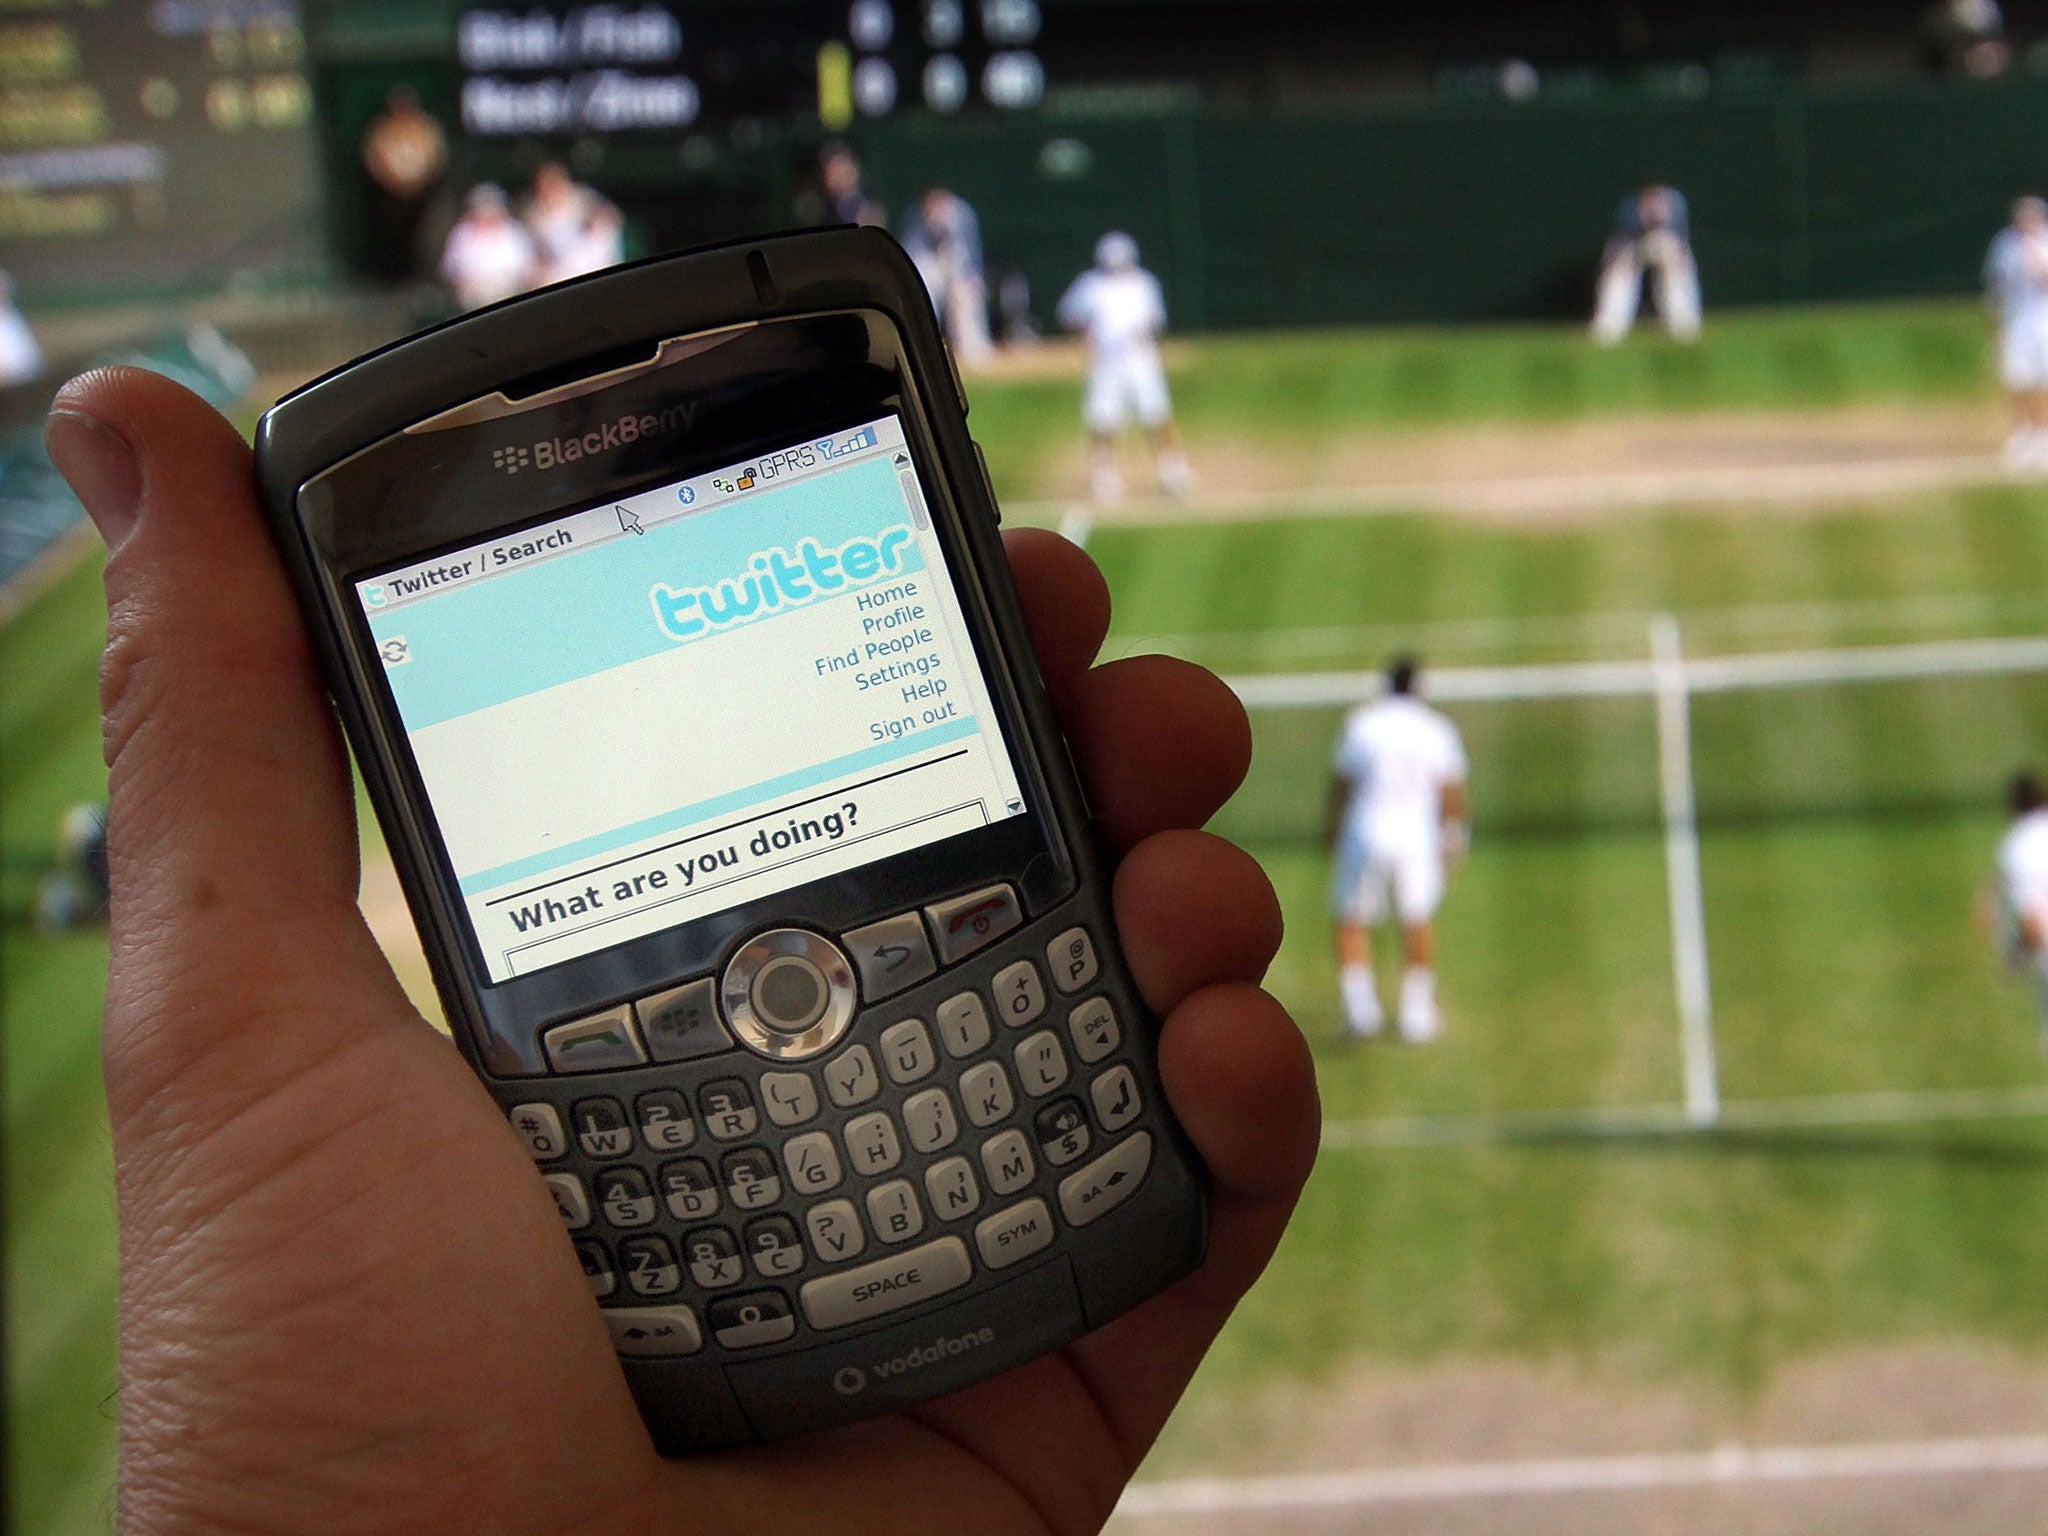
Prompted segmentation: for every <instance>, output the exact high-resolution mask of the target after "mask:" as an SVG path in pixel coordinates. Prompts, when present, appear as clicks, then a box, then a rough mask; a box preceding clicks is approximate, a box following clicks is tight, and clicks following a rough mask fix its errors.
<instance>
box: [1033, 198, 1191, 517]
mask: <svg viewBox="0 0 2048 1536" xmlns="http://www.w3.org/2000/svg"><path fill="white" fill-rule="evenodd" d="M1059 315H1060V324H1061V325H1063V326H1065V327H1066V328H1067V329H1068V330H1070V331H1081V332H1084V333H1086V335H1087V337H1088V392H1087V394H1086V396H1085V397H1084V398H1083V400H1082V405H1081V415H1082V418H1083V420H1085V421H1086V423H1087V426H1088V431H1089V434H1090V435H1091V436H1092V437H1093V438H1094V440H1095V454H1094V463H1093V466H1092V469H1091V488H1092V490H1093V494H1094V496H1095V499H1096V500H1097V501H1099V502H1112V501H1116V500H1118V499H1119V498H1121V497H1122V495H1123V490H1124V482H1123V471H1122V470H1121V469H1120V468H1119V467H1118V466H1117V454H1116V439H1117V434H1118V433H1119V432H1121V431H1122V430H1123V429H1124V427H1125V426H1127V425H1128V424H1129V423H1130V422H1132V421H1133V420H1135V421H1136V422H1137V423H1138V424H1139V425H1140V426H1142V427H1143V428H1144V429H1145V430H1146V432H1147V433H1149V434H1150V435H1151V438H1152V452H1153V455H1154V457H1155V459H1156V460H1157V463H1158V467H1159V488H1160V489H1161V490H1163V491H1165V492H1166V493H1167V494H1168V495H1169V496H1181V495H1185V494H1186V493H1187V491H1188V489H1189V488H1190V487H1191V486H1192V485H1193V483H1194V473H1193V471H1192V470H1190V469H1189V467H1188V456H1187V454H1186V453H1185V452H1184V451H1183V450H1182V448H1181V444H1180V434H1179V433H1178V432H1177V431H1176V430H1175V429H1174V425H1173V396H1172V395H1171V394H1170V393H1169V392H1168V390H1167V387H1166V364H1165V363H1164V362H1163V361H1162V360H1161V358H1160V356H1159V336H1160V333H1161V332H1162V331H1164V330H1165V329H1166V294H1165V292H1164V290H1162V289H1161V288H1160V286H1159V279H1158V278H1156V277H1154V276H1153V275H1152V274H1151V273H1150V272H1147V271H1146V270H1145V269H1144V268H1143V267H1141V266H1139V265H1138V242H1137V241H1135V240H1133V239H1132V238H1131V237H1130V236H1129V235H1126V234H1122V233H1120V232H1116V231H1112V232H1111V233H1109V234H1106V235H1104V236H1103V237H1102V238H1101V239H1100V240H1099V241H1097V242H1096V245H1095V265H1094V266H1093V267H1090V268H1089V269H1088V270H1087V271H1086V272H1083V273H1082V274H1081V275H1080V276H1079V277H1077V278H1075V279H1074V282H1073V286H1072V287H1070V288H1068V289H1067V291H1066V293H1065V294H1064V295H1063V296H1062V297H1061V299H1060V309H1059Z"/></svg>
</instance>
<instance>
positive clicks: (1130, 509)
mask: <svg viewBox="0 0 2048 1536" xmlns="http://www.w3.org/2000/svg"><path fill="white" fill-rule="evenodd" d="M2021 480H2022V477H2021V476H2018V475H2016V474H2015V473H2014V471H2013V469H2012V468H2011V466H2009V465H2008V464H2007V463H2006V462H2005V460H2004V459H2003V458H2001V457H2000V456H1998V455H1996V454H1938V455H1933V456H1927V457H1919V458H1896V459H1851V460H1841V461H1835V462H1831V463H1814V464H1742V465H1731V466H1728V467H1726V468H1712V467H1708V468H1698V469H1674V470H1623V471H1617V472H1613V473H1608V474H1598V475H1517V476H1507V477H1502V478H1497V479H1484V480H1477V479H1475V480H1418V481H1413V482H1409V483H1407V484H1399V485H1319V486H1302V487H1299V488H1296V489H1293V490H1286V489H1277V490H1256V491H1231V492H1213V493H1207V494H1202V495H1196V496H1187V497H1180V498H1174V497H1164V496H1147V497H1140V498H1136V499H1133V500H1130V501H1123V502H1117V503H1114V504H1110V505H1103V506H1098V507H1095V508H1094V509H1093V514H1094V519H1095V521H1097V522H1098V523H1101V524H1105V525H1107V524H1116V525H1118V526H1125V525H1130V526H1142V527H1170V526H1172V525H1174V524H1186V523H1208V522H1261V521H1267V520H1270V519H1274V518H1297V517H1357V516H1360V515H1367V514H1373V513H1401V512H1464V513H1481V514H1492V515H1496V516H1517V515H1520V516H1537V515H1541V514H1546V513H1560V512H1581V511H1586V510H1614V509H1620V508H1628V507H1670V506H1689V505H1691V506H1696V505H1701V504H1724V503H1728V502H1745V501H1844V500H1854V499H1855V498H1857V497H1865V496H1897V495H1905V494H1908V493H1911V492H1916V491H1935V490H1957V489H1961V488H1964V487H1968V486H1979V485H2005V484H2010V483H2014V482H2016V481H2021ZM1076 509H1077V508H1076V503H1074V502H1071V501H1020V502H1013V503H1012V504H1011V506H1010V508H1009V511H1010V512H1011V514H1012V515H1014V516H1016V517H1018V518H1019V519H1029V520H1031V521H1034V522H1053V521H1056V520H1058V519H1061V518H1064V517H1066V516H1068V515H1070V514H1071V513H1073V512H1074V511H1075V510H1076Z"/></svg>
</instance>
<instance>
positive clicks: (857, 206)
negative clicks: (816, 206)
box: [818, 140, 889, 229]
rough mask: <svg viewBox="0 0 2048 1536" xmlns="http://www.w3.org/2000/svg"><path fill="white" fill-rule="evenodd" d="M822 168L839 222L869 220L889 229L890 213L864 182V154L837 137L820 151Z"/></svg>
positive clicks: (833, 214)
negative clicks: (862, 166) (877, 200)
mask: <svg viewBox="0 0 2048 1536" xmlns="http://www.w3.org/2000/svg"><path fill="white" fill-rule="evenodd" d="M818 172H819V174H820V176H821V177H822V178H823V179H824V182H825V197H826V199H827V200H828V201H829V203H830V204H831V208H832V222H833V223H835V224H866V225H870V226H872V227H874V228H876V229H886V228H887V227H888V224H889V214H888V211H887V210H886V209H884V208H883V207H882V205H881V204H880V203H878V202H876V201H875V200H874V199H873V198H872V197H869V196H868V194H867V189H866V188H865V187H863V186H862V185H861V171H860V158H859V157H858V156H857V155H855V154H854V152H853V151H852V150H851V149H849V148H848V147H847V146H846V145H844V144H841V143H839V142H838V141H837V140H834V141H833V142H832V143H830V144H827V145H826V146H825V147H824V149H823V150H821V151H820V152H819V154H818Z"/></svg>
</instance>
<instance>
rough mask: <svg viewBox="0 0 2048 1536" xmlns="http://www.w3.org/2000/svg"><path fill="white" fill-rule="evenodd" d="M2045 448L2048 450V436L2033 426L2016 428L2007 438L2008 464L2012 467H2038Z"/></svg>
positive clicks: (2006, 454) (2006, 453) (2006, 460)
mask: <svg viewBox="0 0 2048 1536" xmlns="http://www.w3.org/2000/svg"><path fill="white" fill-rule="evenodd" d="M2044 450H2048V437H2044V436H2043V434H2041V433H2040V432H2037V431H2035V430H2034V428H2032V427H2019V428H2016V429H2014V431H2013V434H2012V436H2010V437H2008V438H2007V439H2006V440H2005V462H2006V465H2007V466H2008V467H2009V468H2012V469H2038V468H2040V467H2041V465H2042V462H2043V457H2042V456H2043V453H2044Z"/></svg>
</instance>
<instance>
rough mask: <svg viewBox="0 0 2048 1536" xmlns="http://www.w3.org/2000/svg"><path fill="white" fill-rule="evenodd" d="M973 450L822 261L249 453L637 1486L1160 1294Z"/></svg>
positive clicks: (370, 361)
mask: <svg viewBox="0 0 2048 1536" xmlns="http://www.w3.org/2000/svg"><path fill="white" fill-rule="evenodd" d="M966 413H967V402H966V398H965V395H964V392H963V391H962V390H961V388H960V385H959V380H958V375H957V373H956V372H955V371H954V369H953V367H952V364H951V360H950V358H949V356H948V354H947V352H946V350H945V347H944V344H943V342H942V341H941V340H940V337H939V334H938V330H937V327H936V324H935V322H934V319H933V316H932V310H931V306H930V303H929V301H928V299H927V298H926V296H925V291H924V288H923V285H922V283H921V282H920V280H919V279H918V277H917V274H916V272H915V270H914V268H912V266H911V265H910V263H909V261H908V260H907V258H906V257H905V256H904V254H903V252H902V250H901V249H900V248H899V247H898V246H897V245H896V244H895V243H894V242H893V241H892V240H890V239H889V238H888V237H887V236H886V235H883V234H881V233H879V232H875V231H868V230H851V229H848V230H828V231H821V232H812V233H804V234H796V235H786V236H779V237H776V238H773V239H767V240H761V241H756V242H750V243H744V244H737V245H730V246H725V247H722V248H717V249H711V250H706V251H700V252H696V253H692V254H687V255H681V256H675V257H668V258H661V259H656V260H653V261H648V262H643V263H640V264H637V265H634V266H630V267H624V268H620V269H616V270H614V271H611V272H607V273H603V274H600V275H598V276H594V277H590V278H586V279H583V280H581V281H578V282H574V283H570V284H566V285H563V286H561V287H557V288H551V289H548V290H546V291H544V292H541V293H537V294H533V295H530V296H528V297H525V298H521V299H515V300H512V301H510V302H508V303H506V304H503V305H499V306H497V307H495V308H492V309H489V310H485V311H481V312H479V313H476V314H473V315H470V316H467V317H465V318H462V319H459V320H456V321H453V322H452V323H450V324H447V325H445V326H442V327H440V328H439V329H437V330H433V331H429V332H427V333H425V334H422V335H420V336H417V337H414V338H412V339H410V340H407V341H403V342H400V343H398V344H396V345H394V346H391V347H388V348H386V349H384V350H382V351H380V352H376V353H373V354H371V355H369V356H367V357H364V358H362V359H360V360H359V361H357V362H354V363H351V364H349V365H348V366H346V367H344V368H342V369H340V370H338V371H337V372H335V373H332V374H329V375H328V376H327V377H325V378H323V379H320V380H318V381H317V382H315V383H313V384H311V385H308V386H307V387H306V388H304V389H302V390H300V391H298V392H297V393H295V394H293V395H292V396H290V397H289V398H287V399H285V400H284V401H282V402H281V403H280V404H278V405H277V406H276V407H275V408H274V409H273V410H272V411H270V413H269V414H268V415H267V416H265V417H264V419H263V423H262V426H261V428H260V431H259V433H258V439H257V453H258V462H259V469H260V474H261V480H262V488H263V495H264V499H265V503H266V506H267V510H268V515H269V518H270V521H271V524H272V529H273V532H274V534H275V536H276V539H277V542H278V545H279V547H280V549H281V550H282V552H283V555H284V559H285V561H286V563H287V565H288V566H289V567H290V570H291V574H292V578H293V581H294V583H295V585H296V588H297V591H298V595H299V598H300V601H301V603H302V604H303V607H304V609H305V613H306V616H307V619H308V622H309V624H310V627H311V630H312V633H313V635H314V637H315V640H316V642H317V644H318V647H319V650H320V653H321V657H322V661H323V665H324V666H325V668H326V672H327V678H328V683H329V687H330V689H331V691H332V693H333V695H334V698H335V701H336V703H337V705H338V706H339V709H340V713H341V717H342V720H343V722H344V724H345V726H346V729H347V732H348V736H349V739H350V742H351V744H352V746H353V748H354V751H355V754H356V757H357V760H358V762H359V764H360V765H361V769H362V773H363V777H364V780H365V782H366V784H367V786H368V790H369V795H370V798H371V800H372V802H373V804H374V805H375V807H376V811H377V815H378V818H379V820H380V821H381V822H382V824H383V829H384V834H385V837H386V839H387V840H388V842H389V844H390V848H391V852H392V855H393V857H394V859H395V860H396V862H397V866H398V871H399V875H400V877H401V880H402V881H403V884H404V887H405V891H406V894H407V897H408V899H409V900H410V903H411V906H412V912H413V916H414V919H415V921H416V922H417V924H418V927H419V932H420V937H421V939H422V941H423V943H424V946H425V949H426V952H427V956H428V959H429V961H430V962H431V964H432V966H433V971H434V976H435V980H436V984H437V986H438V989H439V993H440V997H441V1001H442V1004H443V1006H444V1008H445V1010H446V1013H447V1017H448V1021H449V1024H450V1026H451V1028H452V1030H453V1033H454V1036H455V1039H456V1041H457V1043H458V1044H459V1045H460V1047H461V1049H462V1050H463V1052H464V1053H465V1055H466V1056H467V1058H468V1060H469V1061H470V1063H471V1065H472V1066H473V1067H474V1068H475V1070H476V1072H477V1075H478V1076H479V1077H480V1078H481V1079H482V1080H483V1082H484V1084H485V1086H486V1087H487V1088H488V1089H489V1090H490V1092H491V1093H492V1094H493V1095H495V1096H496V1098H497V1100H498V1102H499V1103H500V1104H501V1105H502V1106H503V1108H504V1111H505V1113H506V1115H507V1116H508V1117H509V1119H510V1122H511V1125H512V1127H513V1129H514V1130H515V1131H516V1133H517V1135H518V1136H519V1137H520V1138H521V1140H522V1141H523V1142H524V1144H525V1146H526V1148H527V1150H528V1151H529V1152H530V1153H531V1154H532V1157H533V1160H534V1162H535V1164H536V1165H537V1170H538V1171H537V1176H538V1177H540V1178H542V1179H544V1180H545V1181H546V1183H547V1185H548V1187H549V1188H550V1189H551V1190H552V1191H553V1194H554V1198H555V1203H556V1205H557V1206H558V1207H559V1209H560V1211H561V1215H562V1221H563V1224H564V1226H565V1227H566V1228H567V1229H568V1230H567V1235H566V1237H565V1239H564V1240H565V1242H570V1243H573V1245H574V1247H575V1251H576V1254H577V1256H578V1257H579V1258H580V1260H581V1262H582V1266H583V1271H584V1273H585V1275H586V1276H587V1277H588V1278H589V1282H590V1290H591V1294H592V1296H593V1297H594V1298H595V1301H596V1305H597V1306H598V1307H599V1308H601V1309H602V1311H603V1315H604V1318H605V1321H606V1322H607V1324H608V1325H609V1327H610V1330H611V1336H612V1340H613V1342H614V1345H615V1347H616V1350H617V1353H618V1356H619V1359H620V1363H621V1366H622V1368H623V1369H624V1371H625V1373H626V1376H627V1378H628V1380H629V1381H630V1383H631V1385H632V1388H633V1392H634V1395H635V1397H636V1398H637V1400H638V1401H639V1404H640V1407H641V1411H642V1413H643V1416H644V1417H645V1419H646V1421H647V1425H648V1428H649V1430H650V1432H651V1433H652V1435H653V1437H654V1440H655V1442H656V1444H657V1445H659V1446H660V1447H661V1448H662V1449H663V1450H664V1451H667V1452H670V1453H677V1452H683V1451H687V1450H690V1449H692V1448H697V1447H709V1446H717V1445H727V1444H734V1443H739V1442H744V1441H748V1440H754V1439H766V1438H772V1437H776V1436H781V1435H787V1434H791V1433H795V1432H799V1431H803V1430H809V1429H813V1428H819V1427H823V1426H827V1425H832V1424H837V1423H842V1422H846V1421H849V1420H853V1419H859V1418H866V1417H870V1416H873V1415H876V1414H881V1413H887V1412H891V1411H894V1410H896V1409H899V1408H902V1407H904V1406H906V1405H908V1404H912V1403H916V1402H919V1401H922V1400H924V1399H926V1398H929V1397H933V1396H936V1395H939V1394H941V1393H944V1392H948V1391H952V1390H954V1389H956V1388H959V1387H962V1386H965V1385H966V1384H968V1383H970V1382H973V1381H977V1380H980V1379H982V1378H984V1377H987V1376H990V1375H993V1374H995V1373H997V1372H1000V1371H1002V1370H1005V1369H1007V1368H1009V1367H1011V1366H1014V1365H1017V1364H1019V1363H1021V1362H1022V1361H1025V1360H1027V1359H1030V1358H1032V1357H1034V1356H1037V1355H1040V1354H1043V1353H1045V1352H1046V1351H1048V1350H1052V1349H1055V1348H1057V1347H1059V1346H1060V1345H1063V1344H1065V1343H1067V1342H1069V1341H1070V1340H1072V1339H1074V1338H1076V1337H1078V1336H1079V1335H1081V1334H1083V1333H1085V1332H1087V1331H1088V1330H1090V1329H1092V1328H1096V1327H1099V1326H1101V1325H1102V1324H1103V1323H1105V1322H1107V1321H1109V1320H1110V1319H1111V1318H1114V1317H1116V1316H1117V1315H1118V1314H1120V1313H1122V1312H1124V1311H1125V1310H1127V1309H1128V1308H1130V1307H1132V1306H1134V1305H1136V1304H1137V1303H1138V1302H1140V1301H1143V1300H1144V1299H1145V1298H1147V1297H1149V1296H1151V1295H1153V1294H1155V1293H1156V1292H1158V1291H1159V1290H1161V1289H1162V1288H1164V1287H1165V1286H1167V1285H1169V1284H1170V1283H1172V1282H1173V1281H1174V1280H1176V1279H1178V1278H1179V1277H1181V1276H1182V1275H1184V1274H1186V1273H1187V1272H1188V1271H1189V1270H1191V1269H1192V1268H1193V1267H1194V1266H1195V1265H1196V1264H1198V1263H1199V1262H1200V1259H1201V1255H1202V1252H1203V1246H1204V1242H1205V1235H1206V1220H1207V1216H1206V1204H1205V1198H1204V1194H1203V1186H1204V1178H1203V1173H1202V1170H1201V1168H1200V1165H1199V1162H1198V1160H1197V1158H1196V1156H1195V1154H1194V1153H1193V1151H1192V1149H1191V1148H1190V1146H1189V1145H1188V1143H1187V1141H1186V1139H1185V1138H1184V1136H1183V1135H1182V1133H1181V1132H1180V1130H1179V1128H1178V1127H1177V1126H1176V1124H1175V1123H1174V1121H1173V1120H1172V1118H1171V1116H1170V1115H1169V1113H1168V1110H1167V1107H1166V1103H1165V1099H1164V1096H1163V1095H1162V1093H1161V1091H1160V1085H1159V1078H1158V1073H1157V1069H1156V1065H1155V1050H1154V1047H1155V1041H1156V1027H1155V1023H1154V1021H1153V1020H1152V1019H1151V1018H1149V1017H1148V1016H1147V1014H1146V1012H1145V1008H1144V1005H1143V1003H1142V1002H1141V1000H1140V998H1139V995H1138V992H1137V990H1136V988H1135V987H1134V985H1133V984H1132V981H1131V978H1130V974H1129V972H1128V970H1127V969H1126V967H1125V964H1124V961H1123V958H1122V956H1121V954H1120V953H1119V950H1118V946H1117V942H1116V934H1115V930H1114V927H1113V924H1112V920H1111V914H1110V904H1109V898H1108V887H1107V882H1106V879H1105V874H1104V869H1103V865H1102V863H1101V861H1100V858H1099V856H1098V854H1097V851H1096V849H1095V848H1094V846H1093V845H1092V843H1091V839H1090V828H1089V818H1088V812H1087V809H1086V806H1085V804H1084V802H1083V799H1082V796H1081V792H1080V789H1079V787H1078V786H1077V784H1076V781H1075V776H1074V773H1073V769H1072V766H1071V762H1070V759H1069V756H1068V753H1067V748H1066V744H1065V742H1064V740H1063V738H1062V737H1061V736H1060V734H1059V729H1058V727H1057V725H1056V724H1055V722H1054V719H1053V716H1052V713H1051V711H1050V709H1049V707H1048V704H1047V700H1046V696H1045V691H1044V687H1043V684H1042V681H1041V679H1040V677H1039V675H1038V671H1037V667H1036V664H1035V662H1034V660H1033V657H1032V653H1031V649H1030V645H1029V641H1028V639H1027V637H1026V633H1025V630H1024V626H1023V622H1022V619H1021V616H1020V614H1019V611H1018V607H1017V600H1016V596H1015V593H1014V591H1013V590H1012V587H1011V583H1010V579H1009V574H1008V567H1007V565H1006V563H1005V560H1004V556H1003V550H1002V545H1001V541H1000V539H999V537H998V531H997V522H998V513H997V510H996V506H995V501H994V497H993V494H992V492H991V490H990V487H989V483H988V479H987V473H986V469H985V466H984V465H983V463H982V461H981V457H980V450H979V448H978V446H977V445H976V444H975V443H974V442H973V441H972V439H971V438H970V437H969V435H968V429H967V422H966ZM451 1218H452V1219H460V1218H459V1212H451Z"/></svg>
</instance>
